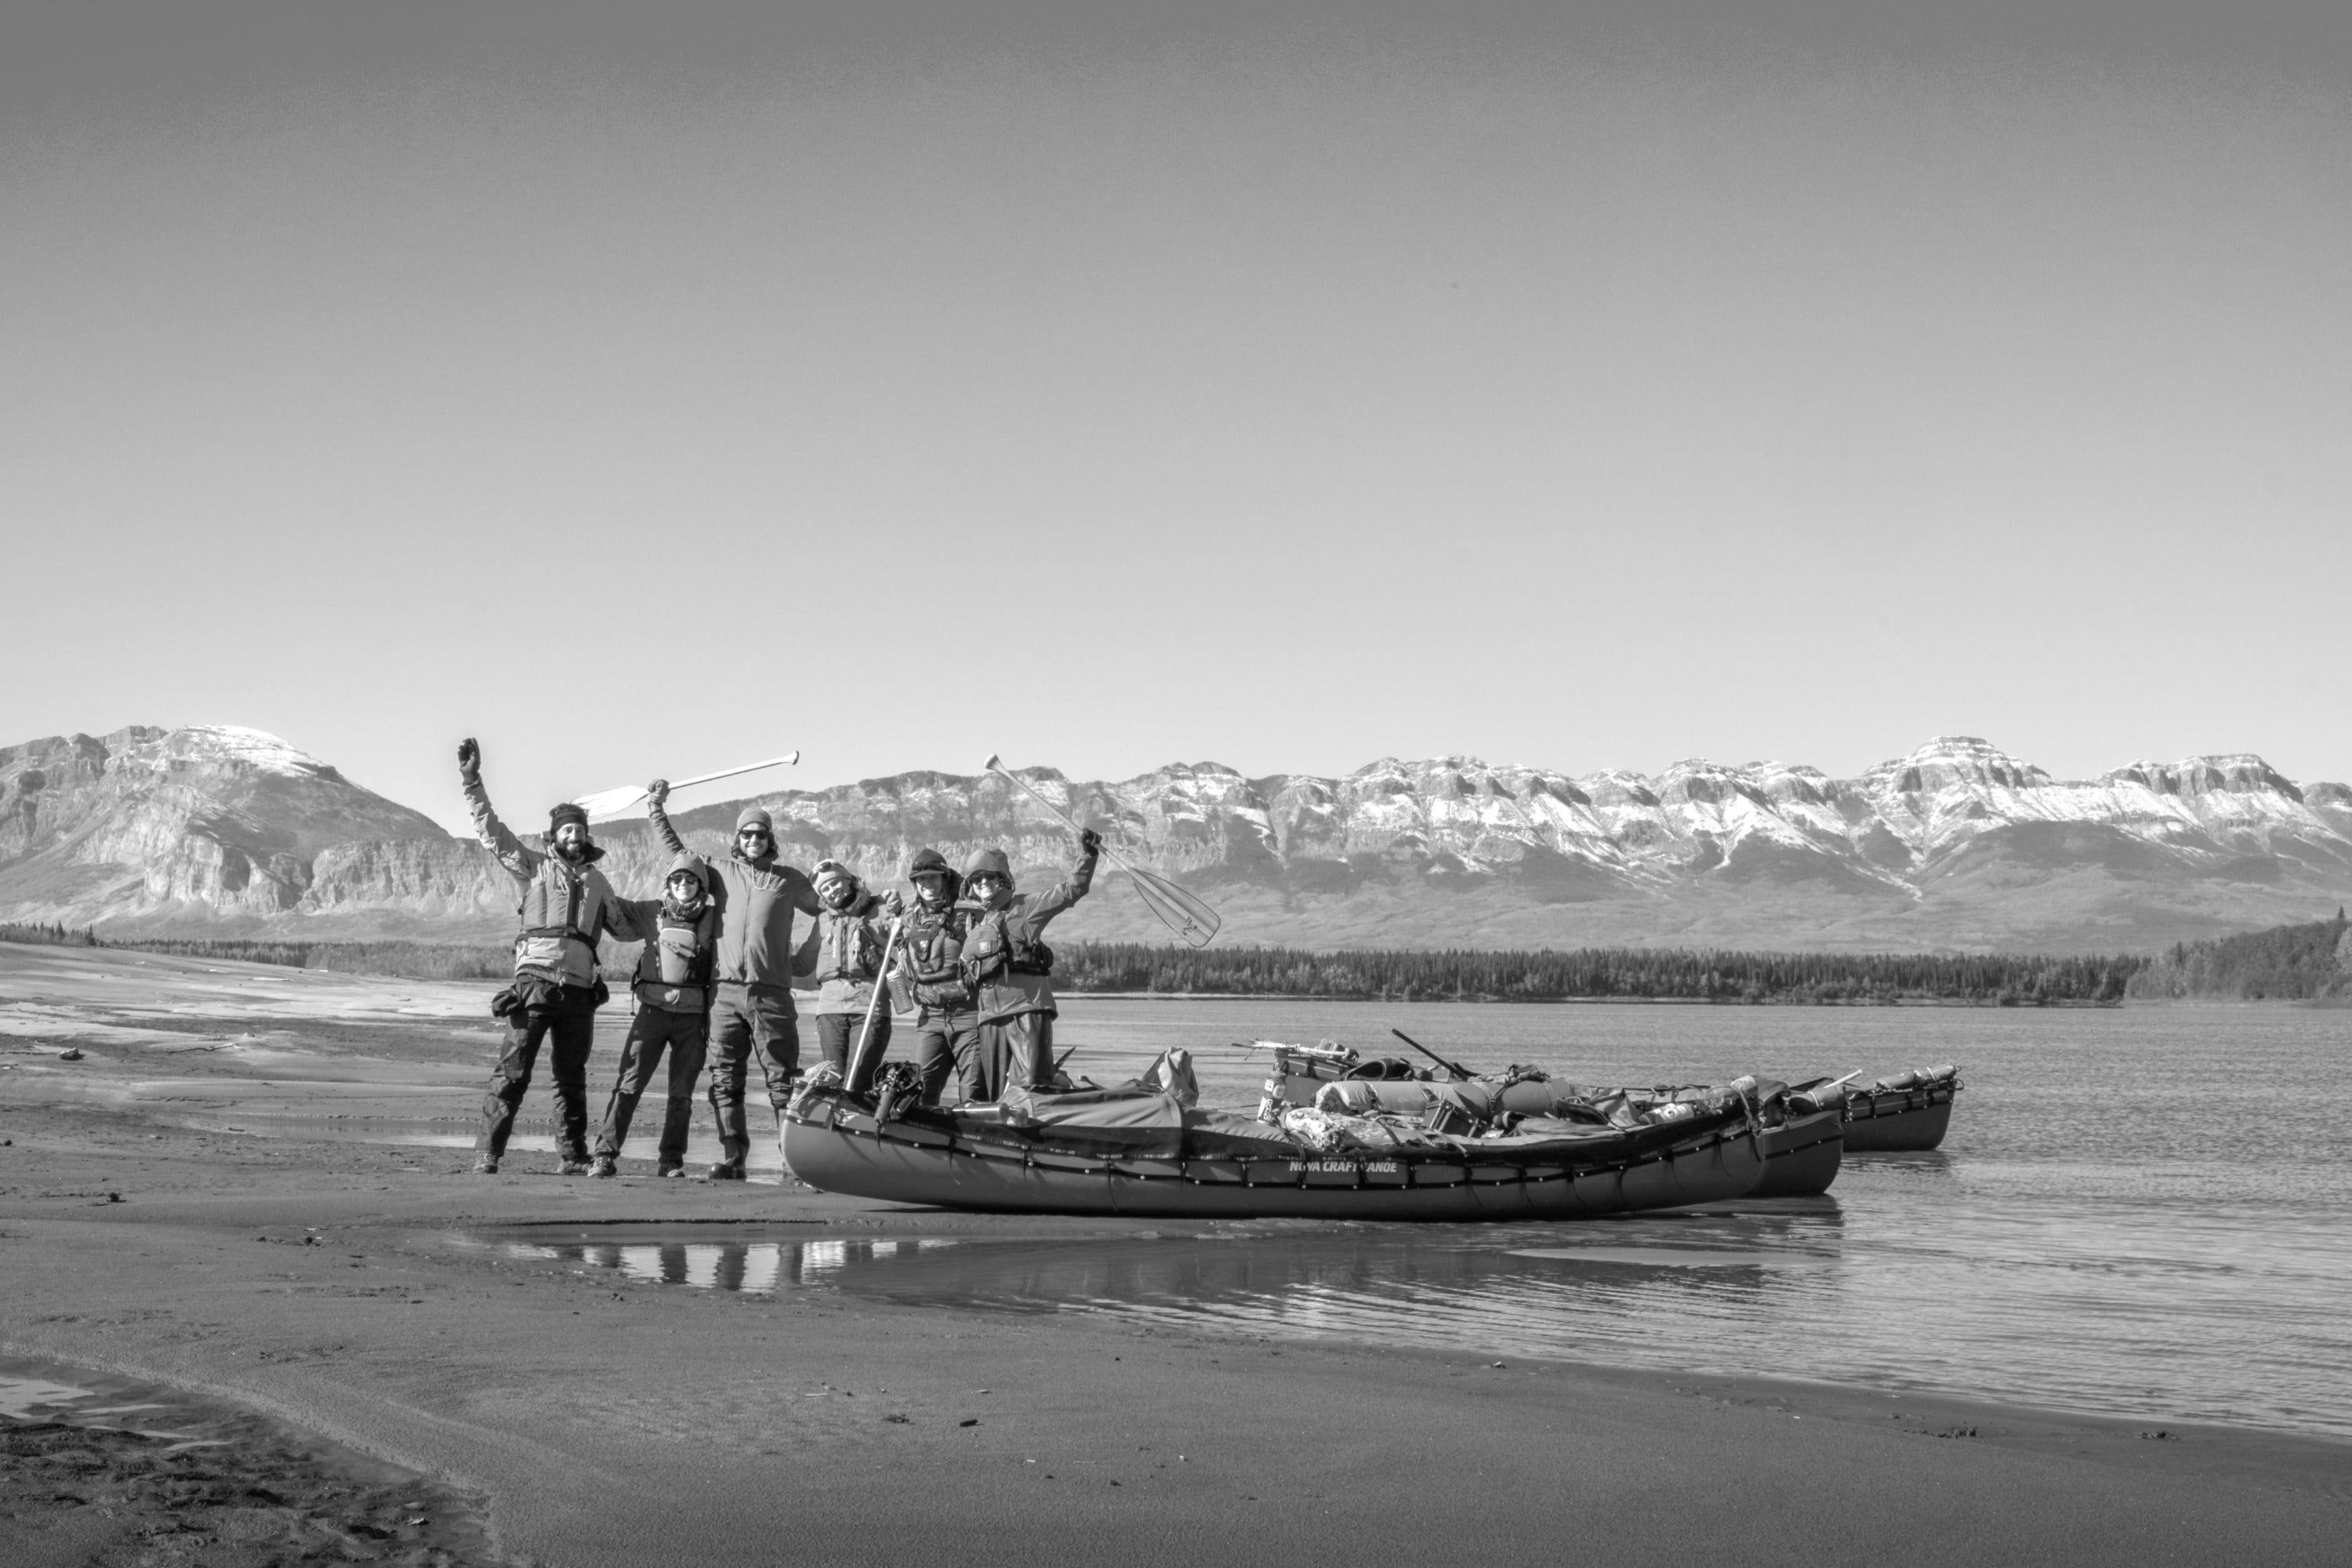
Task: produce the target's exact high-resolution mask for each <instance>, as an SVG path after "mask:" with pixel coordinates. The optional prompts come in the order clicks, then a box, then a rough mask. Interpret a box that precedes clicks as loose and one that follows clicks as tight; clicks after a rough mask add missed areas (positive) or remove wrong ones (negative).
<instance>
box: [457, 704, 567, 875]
mask: <svg viewBox="0 0 2352 1568" xmlns="http://www.w3.org/2000/svg"><path fill="white" fill-rule="evenodd" d="M457 783H458V784H459V785H460V786H461V787H463V788H464V790H465V792H466V808H467V810H468V811H469V812H471V813H472V814H473V817H474V837H477V838H478V839H480V840H481V841H482V847H483V848H485V849H487V850H488V851H489V852H490V853H491V855H492V856H494V857H496V858H497V860H498V863H499V865H501V866H503V867H505V868H507V874H508V875H509V876H510V877H514V878H516V879H520V880H521V881H526V882H527V881H529V880H530V878H531V874H532V873H533V872H535V871H537V870H538V869H539V863H540V862H541V860H543V859H545V858H546V857H545V856H543V855H540V854H536V853H534V852H533V851H532V850H531V849H530V847H527V846H526V845H525V844H524V843H523V841H522V840H521V839H520V838H517V837H515V836H514V830H513V829H511V828H509V826H507V825H506V824H505V823H503V822H500V821H499V814H498V813H497V812H496V811H494V810H492V809H491V808H490V792H489V791H488V790H487V789H485V788H484V787H483V786H482V748H481V744H480V742H478V741H476V740H475V739H474V738H473V737H472V736H471V735H468V736H467V737H466V738H465V739H464V740H463V741H460V742H457Z"/></svg>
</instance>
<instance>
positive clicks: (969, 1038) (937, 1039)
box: [915, 1007, 991, 1105]
mask: <svg viewBox="0 0 2352 1568" xmlns="http://www.w3.org/2000/svg"><path fill="white" fill-rule="evenodd" d="M915 1073H916V1076H918V1077H919V1078H920V1079H922V1080H923V1103H924V1104H925V1105H937V1104H938V1103H939V1102H940V1097H941V1096H942V1095H943V1094H945V1093H946V1091H947V1087H948V1077H949V1075H950V1074H953V1075H954V1077H955V1080H956V1091H957V1098H958V1099H961V1100H987V1099H989V1098H991V1097H990V1096H989V1095H988V1094H987V1093H985V1092H984V1091H983V1084H982V1077H981V1069H980V1015H979V1014H977V1013H971V1012H964V1013H939V1012H934V1011H932V1010H931V1009H930V1008H929V1007H926V1008H924V1009H923V1010H922V1012H921V1013H920V1014H919V1015H918V1016H917V1018H916V1024H915Z"/></svg>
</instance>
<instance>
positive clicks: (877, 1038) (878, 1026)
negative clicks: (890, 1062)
mask: <svg viewBox="0 0 2352 1568" xmlns="http://www.w3.org/2000/svg"><path fill="white" fill-rule="evenodd" d="M865 1029H866V1015H865V1014H863V1013H819V1014H818V1015H817V1016H816V1044H817V1048H818V1049H819V1050H821V1051H823V1052H824V1059H825V1060H826V1061H828V1062H831V1063H832V1064H833V1066H834V1068H835V1070H836V1071H838V1072H839V1073H840V1074H841V1076H842V1079H843V1080H844V1081H846V1080H847V1079H848V1077H849V1058H850V1054H851V1053H852V1052H854V1051H856V1049H857V1037H858V1036H859V1035H861V1034H863V1033H864V1032H865ZM889 1048H890V1008H889V1005H888V1004H887V1000H886V1002H885V1004H884V1005H882V1006H879V1007H877V1008H875V1009H874V1037H873V1039H872V1040H871V1041H869V1042H868V1043H867V1045H866V1080H867V1082H868V1083H870V1082H872V1081H873V1078H874V1072H875V1069H876V1068H879V1067H880V1066H881V1065H882V1053H883V1052H885V1051H887V1050H888V1049H889ZM849 1088H850V1089H852V1090H856V1089H864V1088H866V1084H863V1083H853V1084H850V1085H849Z"/></svg>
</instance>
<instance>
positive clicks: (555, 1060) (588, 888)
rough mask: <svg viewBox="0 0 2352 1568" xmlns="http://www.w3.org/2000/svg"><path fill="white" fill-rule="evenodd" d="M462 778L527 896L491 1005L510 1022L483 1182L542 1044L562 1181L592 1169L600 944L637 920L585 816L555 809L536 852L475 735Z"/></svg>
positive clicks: (630, 934)
mask: <svg viewBox="0 0 2352 1568" xmlns="http://www.w3.org/2000/svg"><path fill="white" fill-rule="evenodd" d="M457 780H458V783H459V784H461V785H462V786H463V787H464V789H465V792H466V805H467V809H468V810H470V811H471V812H472V814H473V817H474V834H475V837H478V838H479V839H480V840H481V842H482V847H483V848H485V849H488V851H489V852H490V854H491V856H492V857H493V858H495V859H496V860H497V861H498V863H499V866H501V867H502V868H505V870H506V873H507V875H508V876H509V877H512V878H513V879H515V883H516V886H517V888H518V889H519V890H520V893H521V895H522V901H521V903H520V906H518V909H517V913H518V914H519V915H520V917H521V920H522V929H521V931H520V932H518V933H517V934H516V936H515V943H514V957H515V970H514V984H513V985H512V986H511V987H509V989H508V990H506V991H503V992H501V993H499V999H498V1001H497V1002H496V1003H494V1004H493V1005H492V1007H491V1014H492V1016H495V1017H501V1018H504V1019H505V1020H506V1023H507V1037H506V1041H505V1043H504V1044H503V1046H501V1047H500V1048H499V1061H498V1066H497V1067H495V1068H492V1069H491V1071H490V1087H489V1092H488V1095H486V1096H485V1097H484V1098H483V1100H482V1128H481V1131H480V1133H479V1135H478V1137H477V1138H476V1139H475V1142H474V1169H475V1171H476V1172H477V1173H479V1174H482V1175H495V1174H497V1173H498V1169H499V1161H500V1160H502V1159H504V1158H505V1157H506V1152H507V1139H508V1137H509V1135H510V1134H512V1132H513V1131H514V1119H515V1111H516V1110H517V1109H519V1108H520V1106H521V1104H522V1097H523V1091H524V1090H526V1089H529V1088H530V1074H531V1068H532V1067H533V1066H534V1065H535V1064H536V1063H537V1062H538V1060H539V1051H540V1047H541V1045H542V1044H548V1045H550V1046H551V1050H550V1051H549V1056H550V1058H551V1062H550V1066H551V1073H552V1076H553V1078H554V1079H555V1102H556V1107H557V1131H556V1138H555V1144H556V1150H557V1152H558V1154H559V1155H560V1157H561V1158H562V1173H563V1174H565V1175H567V1176H576V1175H580V1174H582V1173H584V1172H585V1171H586V1170H587V1169H588V1052H589V1048H590V1047H592V1046H593V1045H594V1044H595V1040H596V1009H597V1007H598V1006H600V1005H602V1004H603V1003H604V996H605V991H604V982H603V981H602V980H600V979H598V978H597V976H596V943H597V942H598V941H599V939H601V938H602V937H603V936H604V935H605V934H606V933H607V932H610V933H611V934H612V935H614V936H615V937H618V938H619V939H620V940H622V941H623V942H630V941H634V940H635V934H636V932H635V921H632V920H631V919H630V917H629V915H628V913H627V911H626V910H624V909H623V907H622V904H621V900H619V899H618V898H616V897H615V896H614V892H613V888H612V884H611V883H609V882H607V881H605V880H604V873H603V872H602V871H599V870H598V869H596V862H597V861H598V860H601V859H603V858H604V851H603V850H602V849H599V848H598V847H596V846H595V844H594V843H593V842H592V841H591V840H590V838H589V837H588V814H587V813H586V812H584V811H583V810H581V809H580V807H578V806H577V805H572V804H571V803H570V802H568V801H567V802H565V803H564V804H562V805H558V806H556V807H555V808H554V809H553V810H551V811H550V812H549V813H548V814H547V848H546V849H545V850H544V851H541V850H538V849H533V848H531V847H529V846H527V845H526V844H524V843H523V841H522V840H521V839H520V838H518V837H515V835H514V832H513V830H512V829H510V828H509V827H508V826H507V825H506V824H505V823H503V822H501V821H499V815H498V813H497V812H495V811H493V810H492V809H491V808H490V796H489V792H488V790H487V789H485V788H484V787H483V785H482V748H481V746H480V744H479V743H478V742H476V741H475V740H474V739H473V738H472V737H471V736H468V737H467V738H466V739H465V740H464V741H462V742H459V743H458V746H457Z"/></svg>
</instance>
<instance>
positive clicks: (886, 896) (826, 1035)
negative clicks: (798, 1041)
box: [793, 860, 904, 1091]
mask: <svg viewBox="0 0 2352 1568" xmlns="http://www.w3.org/2000/svg"><path fill="white" fill-rule="evenodd" d="M810 876H811V879H812V880H813V881H814V883H815V885H816V900H817V902H818V904H819V905H821V906H822V907H821V908H820V909H819V910H817V914H816V919H815V920H814V921H813V922H811V925H810V928H809V934H808V941H807V942H805V943H804V944H803V946H802V948H801V950H800V952H797V953H795V954H793V973H794V974H797V975H801V976H803V977H805V978H813V979H814V980H815V981H816V984H817V991H816V1038H817V1046H818V1048H819V1049H821V1050H822V1051H823V1052H824V1059H825V1060H826V1061H827V1062H828V1063H830V1064H831V1065H832V1066H833V1068H834V1069H835V1071H837V1072H839V1073H840V1074H841V1075H842V1078H843V1079H844V1081H845V1082H846V1081H847V1080H848V1079H850V1077H851V1073H850V1068H851V1067H852V1066H853V1065H857V1066H859V1067H861V1068H864V1069H866V1072H870V1071H871V1069H872V1068H874V1067H876V1066H877V1065H879V1064H880V1062H881V1060H882V1053H883V1052H884V1051H886V1050H887V1049H889V1047H890V1009H889V1008H888V1007H887V1005H886V1006H879V1007H877V1006H875V1005H874V987H875V986H876V985H877V984H880V983H881V980H882V957H883V951H884V949H885V948H887V946H888V945H889V940H890V924H891V922H892V921H896V920H897V919H898V916H899V914H900V912H901V911H902V910H903V909H904V905H903V903H902V902H901V900H899V898H898V894H896V893H883V894H877V893H875V892H874V891H873V890H872V889H868V888H867V887H866V884H865V883H864V882H862V881H860V880H859V879H858V878H857V874H856V872H854V871H852V870H851V869H850V868H848V867H846V866H845V865H843V864H842V863H841V862H840V861H838V860H820V861H818V862H817V864H816V869H815V870H814V872H812V873H811V874H810ZM869 1011H870V1012H871V1013H872V1015H873V1017H874V1030H873V1036H872V1037H871V1038H870V1039H869V1040H866V1041H865V1042H864V1050H863V1052H862V1053H861V1052H860V1050H859V1046H860V1040H859V1035H860V1032H861V1031H862V1030H863V1028H864V1026H865V1024H866V1015H867V1013H868V1012H869ZM853 1057H856V1058H857V1061H856V1064H853V1062H852V1058H853ZM860 1076H864V1074H863V1073H861V1075H860ZM864 1087H865V1086H864V1085H863V1084H860V1083H854V1082H852V1083H849V1088H850V1089H852V1090H853V1091H855V1090H856V1089H862V1088H864Z"/></svg>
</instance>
